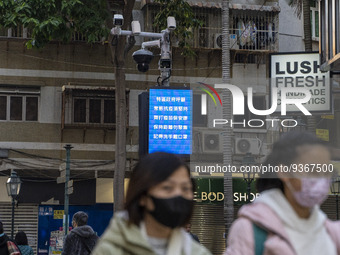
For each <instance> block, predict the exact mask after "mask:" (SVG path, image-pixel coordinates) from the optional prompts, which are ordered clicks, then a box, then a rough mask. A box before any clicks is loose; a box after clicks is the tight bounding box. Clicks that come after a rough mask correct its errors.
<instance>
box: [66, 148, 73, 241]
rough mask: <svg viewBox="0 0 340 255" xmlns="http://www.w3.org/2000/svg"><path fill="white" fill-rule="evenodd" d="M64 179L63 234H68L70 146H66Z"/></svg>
mask: <svg viewBox="0 0 340 255" xmlns="http://www.w3.org/2000/svg"><path fill="white" fill-rule="evenodd" d="M64 148H65V149H66V178H65V194H64V234H65V236H66V235H67V233H68V207H69V194H68V181H69V180H70V152H71V149H72V148H73V147H72V146H71V145H70V144H66V146H65V147H64Z"/></svg>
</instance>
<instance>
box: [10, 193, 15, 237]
mask: <svg viewBox="0 0 340 255" xmlns="http://www.w3.org/2000/svg"><path fill="white" fill-rule="evenodd" d="M14 205H15V200H14V197H12V229H11V239H12V240H13V239H14Z"/></svg>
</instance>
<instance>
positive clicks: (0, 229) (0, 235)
mask: <svg viewBox="0 0 340 255" xmlns="http://www.w3.org/2000/svg"><path fill="white" fill-rule="evenodd" d="M7 241H9V237H8V236H7V235H6V234H5V233H4V226H3V224H2V221H0V255H8V254H9V253H8V248H7Z"/></svg>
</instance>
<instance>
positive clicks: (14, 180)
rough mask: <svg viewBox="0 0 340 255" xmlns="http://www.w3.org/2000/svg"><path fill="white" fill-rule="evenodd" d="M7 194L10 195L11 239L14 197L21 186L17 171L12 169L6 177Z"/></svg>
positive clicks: (12, 235) (12, 233)
mask: <svg viewBox="0 0 340 255" xmlns="http://www.w3.org/2000/svg"><path fill="white" fill-rule="evenodd" d="M6 187H7V194H8V196H10V197H12V229H11V238H12V240H13V237H14V205H15V199H16V198H17V197H18V195H19V192H20V188H21V180H20V178H19V176H18V175H17V173H16V172H15V171H13V170H12V173H11V176H10V177H9V178H8V179H7V183H6Z"/></svg>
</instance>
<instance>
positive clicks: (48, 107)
mask: <svg viewBox="0 0 340 255" xmlns="http://www.w3.org/2000/svg"><path fill="white" fill-rule="evenodd" d="M61 93H62V92H61V87H41V94H40V118H39V121H40V122H41V123H60V121H61Z"/></svg>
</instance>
